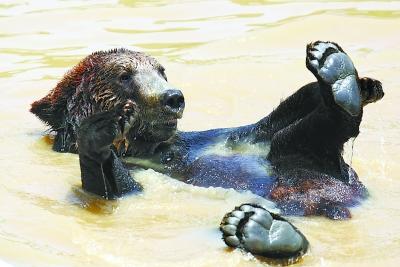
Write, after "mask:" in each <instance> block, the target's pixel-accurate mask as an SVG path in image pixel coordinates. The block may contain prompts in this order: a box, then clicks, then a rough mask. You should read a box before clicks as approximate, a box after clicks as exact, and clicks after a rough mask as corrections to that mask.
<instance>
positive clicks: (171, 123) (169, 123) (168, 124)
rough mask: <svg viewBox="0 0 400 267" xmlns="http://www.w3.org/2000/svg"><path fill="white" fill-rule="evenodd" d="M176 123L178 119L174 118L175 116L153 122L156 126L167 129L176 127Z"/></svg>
mask: <svg viewBox="0 0 400 267" xmlns="http://www.w3.org/2000/svg"><path fill="white" fill-rule="evenodd" d="M177 125H178V119H176V118H171V119H163V120H160V121H158V122H155V123H154V126H155V127H156V128H162V129H168V130H174V129H176V127H177Z"/></svg>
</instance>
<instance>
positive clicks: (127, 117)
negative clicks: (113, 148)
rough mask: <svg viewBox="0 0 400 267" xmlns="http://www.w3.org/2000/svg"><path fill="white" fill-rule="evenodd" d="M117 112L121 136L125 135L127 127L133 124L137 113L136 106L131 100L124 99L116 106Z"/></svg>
mask: <svg viewBox="0 0 400 267" xmlns="http://www.w3.org/2000/svg"><path fill="white" fill-rule="evenodd" d="M117 113H118V115H119V116H118V125H119V127H120V132H121V135H122V136H125V135H126V133H127V132H128V131H129V129H130V128H131V127H132V126H133V123H134V121H135V119H136V115H137V106H136V104H135V103H134V102H133V101H132V100H128V101H126V102H125V103H124V104H122V105H120V106H119V107H117Z"/></svg>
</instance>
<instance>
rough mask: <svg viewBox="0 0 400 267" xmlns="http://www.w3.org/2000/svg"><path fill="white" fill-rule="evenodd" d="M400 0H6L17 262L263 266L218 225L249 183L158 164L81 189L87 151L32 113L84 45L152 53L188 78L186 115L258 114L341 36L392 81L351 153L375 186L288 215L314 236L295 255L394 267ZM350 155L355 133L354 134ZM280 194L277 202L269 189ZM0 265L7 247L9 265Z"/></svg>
mask: <svg viewBox="0 0 400 267" xmlns="http://www.w3.org/2000/svg"><path fill="white" fill-rule="evenodd" d="M399 27H400V2H390V1H388V2H386V1H375V2H374V1H370V2H367V1H356V2H349V1H339V2H335V3H327V2H322V1H304V2H303V1H296V2H294V3H293V2H286V1H244V0H243V1H242V0H236V1H222V0H221V1H186V2H182V1H169V2H168V1H152V2H148V1H127V0H123V1H120V2H119V3H117V2H116V1H110V0H102V1H61V0H60V1H57V0H54V1H39V0H37V1H17V0H16V1H8V0H6V1H2V2H1V4H0V62H1V63H0V87H1V90H0V97H1V98H0V99H1V100H2V103H1V105H0V122H1V126H2V127H1V128H0V147H1V149H2V153H1V155H0V169H1V170H2V171H1V175H0V181H1V183H0V184H1V185H0V201H1V203H2V204H1V208H0V211H1V212H0V258H1V260H2V261H3V262H6V263H9V264H12V265H17V266H82V265H84V266H218V265H220V266H263V265H264V263H262V262H260V261H258V260H256V259H254V258H252V257H251V256H249V255H245V254H242V253H240V252H239V251H231V250H229V249H227V248H225V246H224V244H223V242H222V241H221V240H220V235H219V233H218V231H217V230H216V229H217V227H218V225H219V222H220V220H221V218H222V216H223V215H224V213H225V212H226V211H228V210H230V209H232V208H233V207H234V206H235V205H237V204H239V203H243V202H246V201H253V200H256V201H262V200H260V199H257V198H256V197H255V196H254V195H252V194H250V193H243V194H239V193H237V192H234V191H233V190H223V189H205V188H195V187H192V186H189V185H185V184H182V183H180V182H178V181H174V180H171V179H169V178H168V177H166V176H163V175H161V174H158V173H156V172H154V171H151V170H148V171H143V172H139V173H135V176H136V178H137V179H138V180H139V181H140V182H141V183H142V184H143V185H144V187H145V192H144V194H142V195H140V196H137V197H131V198H126V199H122V200H118V201H114V202H105V201H100V200H97V199H94V198H91V197H90V196H88V195H86V194H84V193H83V192H82V191H81V190H80V172H79V164H78V158H77V156H76V155H72V154H60V153H55V152H52V151H51V146H50V144H49V141H48V138H46V137H45V134H46V127H45V126H44V125H43V124H42V123H40V121H38V120H37V119H36V118H35V117H34V116H33V115H31V114H29V113H28V109H29V104H30V103H31V102H32V101H34V100H36V99H38V98H40V97H42V96H44V95H45V94H46V93H47V92H48V90H50V89H51V88H53V87H54V86H55V84H56V83H57V81H58V80H59V79H60V78H61V77H62V75H63V74H64V73H65V72H66V71H67V70H68V69H69V68H70V67H72V66H73V65H74V64H75V63H77V62H78V61H79V59H81V58H82V57H84V56H85V55H87V54H88V53H90V52H92V51H94V50H98V49H108V48H111V47H121V46H124V47H127V48H130V49H136V50H140V51H145V52H147V53H149V54H151V55H153V56H155V57H157V58H158V59H159V60H160V62H162V63H163V65H164V66H165V67H166V69H167V75H168V77H169V81H171V82H172V84H174V85H175V86H177V87H179V88H182V91H183V92H184V94H185V98H186V106H187V109H186V111H185V115H184V118H183V119H182V121H181V122H180V125H179V128H180V129H182V130H200V129H208V128H214V127H229V126H238V125H242V124H248V123H252V122H254V121H256V120H258V119H259V118H261V117H263V116H265V115H266V114H267V113H268V112H269V111H270V110H271V109H272V108H273V107H275V106H276V105H277V104H278V103H279V101H280V100H281V99H283V98H284V97H286V96H288V95H290V94H291V93H292V92H293V91H294V90H295V89H297V88H299V87H300V86H302V85H303V84H305V83H307V82H309V81H313V80H314V78H313V76H312V75H311V74H310V73H309V72H308V71H307V70H306V68H305V63H304V62H305V45H306V43H308V42H311V41H313V40H318V39H321V40H334V41H337V42H338V43H340V44H341V45H342V46H343V47H344V49H345V50H346V51H347V52H348V53H349V54H350V56H351V57H352V59H353V61H354V63H355V65H356V66H357V68H358V71H359V73H360V75H366V76H367V75H368V76H371V77H374V78H377V79H379V80H381V81H382V82H383V85H384V88H385V92H386V95H385V97H384V99H383V100H382V101H381V102H379V103H376V104H373V105H370V106H368V107H366V108H365V113H364V120H363V123H362V125H361V134H360V136H359V137H358V138H357V142H356V143H355V146H354V156H353V157H352V158H353V160H352V165H353V167H354V168H355V169H356V170H357V171H358V174H359V175H360V177H361V180H362V181H363V182H364V184H365V185H366V186H367V187H368V189H369V190H370V194H371V196H370V198H369V200H367V201H365V202H364V204H363V205H362V206H360V207H357V208H353V209H352V214H353V218H352V219H351V220H350V221H345V222H333V221H330V220H327V219H324V218H290V220H291V221H293V222H294V223H295V224H296V225H297V226H298V227H299V228H300V229H301V230H302V231H303V233H304V234H305V235H306V236H307V237H308V238H309V241H310V242H311V244H312V247H311V251H310V253H309V254H308V255H307V256H306V257H305V258H304V260H303V261H302V263H300V264H299V266H397V265H398V261H399V260H400V256H399V255H398V252H399V248H400V234H399V233H400V224H399V223H398V221H399V220H400V206H399V204H398V203H399V201H400V167H399V163H398V162H399V161H400V156H399V154H400V153H399V151H400V141H399V133H400V123H399V116H400V110H399V106H398V103H399V100H400V99H399V98H400V78H399V77H400V76H399V71H400V63H399V62H400V52H399V51H400V35H399ZM346 153H347V154H346V155H345V158H346V159H347V160H348V161H349V159H350V158H351V156H350V155H349V154H350V153H351V144H348V145H347V146H346ZM265 204H267V205H270V204H268V203H265ZM1 264H3V263H2V262H1V261H0V265H1Z"/></svg>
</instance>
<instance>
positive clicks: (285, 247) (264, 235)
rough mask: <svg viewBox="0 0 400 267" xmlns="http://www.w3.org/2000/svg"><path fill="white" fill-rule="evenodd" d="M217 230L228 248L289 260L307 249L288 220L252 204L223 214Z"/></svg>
mask: <svg viewBox="0 0 400 267" xmlns="http://www.w3.org/2000/svg"><path fill="white" fill-rule="evenodd" d="M220 230H221V232H222V238H223V240H224V241H225V243H226V244H227V245H228V246H230V247H234V248H241V249H243V250H245V251H248V252H250V253H252V254H254V255H260V256H264V257H267V258H272V259H283V260H286V261H287V262H289V263H293V262H296V261H297V260H299V259H300V258H301V256H302V255H303V254H304V253H305V252H306V251H307V249H308V241H307V239H306V238H305V237H304V235H303V234H301V233H300V231H299V230H297V229H296V228H295V227H294V226H293V225H292V224H291V223H289V222H288V221H286V220H285V219H283V218H282V217H280V216H278V215H276V214H273V213H270V212H268V211H267V210H266V209H264V208H262V207H261V206H258V205H254V204H243V205H241V206H240V207H236V208H235V209H234V210H233V211H232V212H230V213H227V214H226V215H225V217H224V218H223V220H222V222H221V225H220Z"/></svg>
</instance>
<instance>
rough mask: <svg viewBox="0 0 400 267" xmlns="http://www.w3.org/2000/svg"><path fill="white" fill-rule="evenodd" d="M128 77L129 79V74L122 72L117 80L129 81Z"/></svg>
mask: <svg viewBox="0 0 400 267" xmlns="http://www.w3.org/2000/svg"><path fill="white" fill-rule="evenodd" d="M130 79H131V75H130V74H129V73H124V74H122V75H121V76H119V80H120V81H121V82H123V83H126V82H128V81H130Z"/></svg>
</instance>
